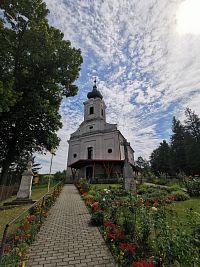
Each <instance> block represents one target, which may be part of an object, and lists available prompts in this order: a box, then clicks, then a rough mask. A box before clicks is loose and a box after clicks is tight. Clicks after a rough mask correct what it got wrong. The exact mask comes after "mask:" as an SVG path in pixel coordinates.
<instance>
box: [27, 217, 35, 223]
mask: <svg viewBox="0 0 200 267" xmlns="http://www.w3.org/2000/svg"><path fill="white" fill-rule="evenodd" d="M34 220H35V216H34V215H29V216H27V221H28V222H29V223H31V222H32V221H34Z"/></svg>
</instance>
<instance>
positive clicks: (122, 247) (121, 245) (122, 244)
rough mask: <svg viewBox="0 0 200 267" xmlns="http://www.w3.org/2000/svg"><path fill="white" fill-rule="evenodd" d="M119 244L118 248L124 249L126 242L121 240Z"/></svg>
mask: <svg viewBox="0 0 200 267" xmlns="http://www.w3.org/2000/svg"><path fill="white" fill-rule="evenodd" d="M119 245H120V248H121V249H123V250H124V249H126V243H122V242H121V243H120V244H119Z"/></svg>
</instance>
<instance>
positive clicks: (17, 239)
mask: <svg viewBox="0 0 200 267" xmlns="http://www.w3.org/2000/svg"><path fill="white" fill-rule="evenodd" d="M62 185H63V184H62V183H59V184H57V185H56V186H55V187H53V188H52V189H51V191H50V192H49V193H47V194H45V195H44V196H43V197H41V198H40V199H39V200H38V201H37V202H36V203H35V204H33V205H32V206H31V207H29V208H28V209H27V210H25V211H24V212H23V213H22V214H21V215H19V216H18V217H16V218H15V219H13V220H12V221H11V222H10V223H8V224H7V225H6V228H5V229H6V230H5V231H4V237H5V239H4V240H3V241H2V244H1V245H2V246H1V256H2V257H1V262H0V266H2V267H3V266H10V267H18V266H25V261H26V259H27V256H28V253H29V246H30V244H31V243H32V242H33V241H34V240H35V238H36V235H37V233H38V232H39V230H40V228H41V226H42V224H43V223H44V221H45V219H46V217H47V216H48V211H49V209H50V208H51V206H52V205H53V204H54V202H55V201H56V198H57V197H58V195H59V194H60V192H61V190H62ZM39 191H41V190H39Z"/></svg>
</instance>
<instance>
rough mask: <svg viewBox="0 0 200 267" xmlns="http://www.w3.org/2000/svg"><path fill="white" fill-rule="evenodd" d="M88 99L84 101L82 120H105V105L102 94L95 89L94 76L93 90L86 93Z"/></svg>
mask: <svg viewBox="0 0 200 267" xmlns="http://www.w3.org/2000/svg"><path fill="white" fill-rule="evenodd" d="M87 98H88V100H87V101H86V102H84V121H85V122H89V121H92V120H103V121H106V113H105V110H106V105H105V103H104V101H103V96H102V94H101V93H100V92H99V91H98V90H97V86H96V78H95V80H94V85H93V90H92V91H91V92H89V93H88V94H87Z"/></svg>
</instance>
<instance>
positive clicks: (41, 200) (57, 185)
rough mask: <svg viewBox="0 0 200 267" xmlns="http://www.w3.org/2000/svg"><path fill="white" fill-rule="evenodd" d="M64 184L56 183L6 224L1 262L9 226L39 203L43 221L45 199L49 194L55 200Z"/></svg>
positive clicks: (0, 252) (0, 248)
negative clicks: (57, 192)
mask: <svg viewBox="0 0 200 267" xmlns="http://www.w3.org/2000/svg"><path fill="white" fill-rule="evenodd" d="M63 184H64V182H63V181H61V182H59V183H58V184H56V185H55V186H54V187H53V188H51V190H50V192H47V193H46V194H45V195H43V196H42V197H41V198H40V199H39V200H37V201H36V202H35V203H34V204H32V205H31V206H29V208H28V209H26V210H25V211H24V212H22V213H20V214H19V215H18V216H17V217H16V218H14V219H13V220H11V221H10V222H9V223H7V224H6V226H5V228H4V232H3V237H2V240H1V246H0V262H1V259H2V257H3V255H4V248H5V245H6V239H7V236H8V229H9V227H10V226H11V225H13V224H15V223H19V222H20V221H21V220H23V219H24V217H25V215H26V214H28V213H29V211H30V210H31V209H33V208H34V207H36V206H38V205H40V222H41V217H42V212H43V209H42V208H43V207H44V206H45V199H46V198H47V197H48V196H49V195H52V196H53V200H55V198H56V191H57V190H58V191H59V192H60V191H61V188H62V186H63ZM40 203H41V204H40Z"/></svg>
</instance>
